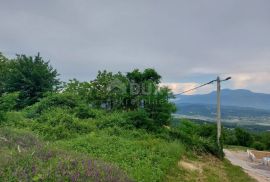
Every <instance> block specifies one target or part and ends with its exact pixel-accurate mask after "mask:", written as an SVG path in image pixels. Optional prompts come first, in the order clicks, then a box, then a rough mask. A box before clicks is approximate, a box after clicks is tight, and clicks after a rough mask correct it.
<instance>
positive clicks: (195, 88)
mask: <svg viewBox="0 0 270 182" xmlns="http://www.w3.org/2000/svg"><path fill="white" fill-rule="evenodd" d="M215 81H217V80H212V81H210V82H208V83H204V84H202V85H199V86H197V87H194V88H192V89H189V90H186V91H184V92H181V93H178V94H174V95H175V96H177V95H182V94H184V93H187V92H190V91H193V90H197V89H198V88H201V87H204V86H206V85H210V84H212V83H214V82H215Z"/></svg>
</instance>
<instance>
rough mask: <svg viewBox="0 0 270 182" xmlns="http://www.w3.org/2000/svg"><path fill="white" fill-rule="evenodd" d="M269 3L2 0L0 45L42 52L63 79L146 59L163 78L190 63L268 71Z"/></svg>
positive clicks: (218, 69)
mask: <svg viewBox="0 0 270 182" xmlns="http://www.w3.org/2000/svg"><path fill="white" fill-rule="evenodd" d="M269 7H270V1H269V0H226V1H225V0H224V1H221V0H204V1H200V0H185V1H184V0H182V1H180V0H168V1H165V0H136V1H134V0H133V1H131V0H114V1H111V0H84V1H83V0H78V1H71V0H47V1H41V0H26V1H21V0H9V1H4V0H1V1H0V22H1V25H0V26H1V30H0V51H3V52H4V54H8V55H13V54H15V53H25V54H35V53H37V52H41V54H42V55H43V57H44V58H46V59H50V60H51V63H52V64H53V65H54V66H56V67H57V69H58V70H59V72H60V73H61V74H62V78H63V79H65V80H67V79H69V78H73V77H77V78H78V79H81V80H89V79H92V78H93V77H94V76H95V74H96V72H97V70H98V69H108V70H112V71H118V70H120V71H123V72H125V71H129V70H130V69H132V68H145V67H154V68H156V69H157V70H158V71H159V72H160V73H161V74H162V75H163V78H164V81H165V82H178V81H180V80H181V78H184V77H185V78H186V77H188V76H192V75H193V74H194V70H195V71H197V72H199V71H200V70H202V72H201V74H206V73H205V71H204V70H211V71H210V74H220V73H221V74H230V73H232V74H235V73H238V72H239V73H242V72H267V71H268V70H270V63H269V60H270V54H269V52H270V36H269V32H270V21H269V20H270V11H269ZM196 74H198V73H196ZM193 81H194V80H192V82H193Z"/></svg>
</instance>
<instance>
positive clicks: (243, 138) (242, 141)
mask: <svg viewBox="0 0 270 182" xmlns="http://www.w3.org/2000/svg"><path fill="white" fill-rule="evenodd" d="M235 136H236V138H237V142H238V145H241V146H245V147H249V146H251V144H252V143H253V138H252V135H251V134H250V133H249V132H247V131H246V130H244V129H242V128H235Z"/></svg>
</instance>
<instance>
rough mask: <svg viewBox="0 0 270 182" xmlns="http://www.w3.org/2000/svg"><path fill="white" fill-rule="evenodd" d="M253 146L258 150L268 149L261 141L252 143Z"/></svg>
mask: <svg viewBox="0 0 270 182" xmlns="http://www.w3.org/2000/svg"><path fill="white" fill-rule="evenodd" d="M251 147H252V148H255V149H256V150H265V149H266V146H265V145H264V144H263V143H261V142H258V141H256V142H254V143H253V144H252V145H251Z"/></svg>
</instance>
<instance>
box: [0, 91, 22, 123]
mask: <svg viewBox="0 0 270 182" xmlns="http://www.w3.org/2000/svg"><path fill="white" fill-rule="evenodd" d="M18 95H19V94H18V93H17V92H14V93H9V94H3V95H2V96H1V97H0V124H1V121H5V120H6V118H5V115H6V112H8V111H11V110H13V109H14V108H15V105H16V101H17V99H18Z"/></svg>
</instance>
